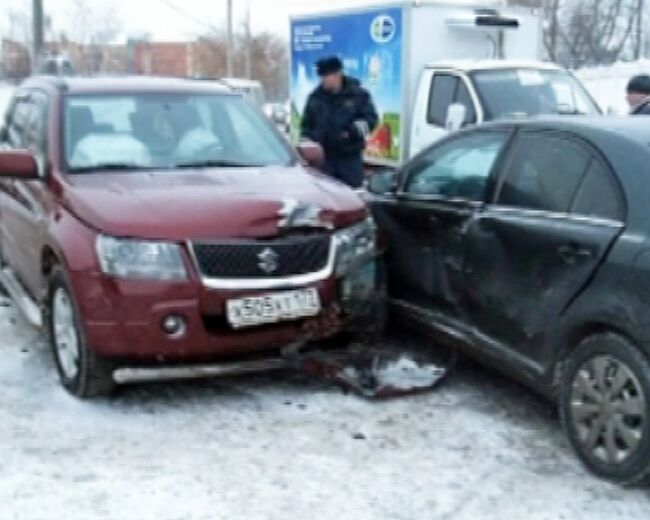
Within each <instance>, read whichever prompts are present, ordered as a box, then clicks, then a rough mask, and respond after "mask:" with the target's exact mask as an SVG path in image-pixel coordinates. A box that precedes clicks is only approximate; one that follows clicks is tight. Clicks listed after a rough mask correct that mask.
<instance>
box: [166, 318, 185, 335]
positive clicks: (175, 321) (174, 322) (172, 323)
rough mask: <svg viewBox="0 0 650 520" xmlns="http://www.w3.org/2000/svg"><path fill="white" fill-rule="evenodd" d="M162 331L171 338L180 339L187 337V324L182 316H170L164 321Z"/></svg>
mask: <svg viewBox="0 0 650 520" xmlns="http://www.w3.org/2000/svg"><path fill="white" fill-rule="evenodd" d="M162 330H163V332H164V333H165V334H167V335H168V336H169V337H171V338H180V337H182V336H184V335H185V331H186V330H187V323H186V322H185V318H183V317H182V316H178V315H176V314H170V315H169V316H167V317H166V318H165V319H164V320H163V322H162Z"/></svg>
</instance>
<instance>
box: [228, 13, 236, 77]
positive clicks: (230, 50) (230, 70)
mask: <svg viewBox="0 0 650 520" xmlns="http://www.w3.org/2000/svg"><path fill="white" fill-rule="evenodd" d="M227 11H228V12H227V13H226V16H227V17H228V19H227V25H228V52H227V53H226V72H227V73H226V75H227V76H229V77H232V76H234V74H233V61H234V54H235V43H234V41H233V40H234V38H233V31H232V0H228V1H227Z"/></svg>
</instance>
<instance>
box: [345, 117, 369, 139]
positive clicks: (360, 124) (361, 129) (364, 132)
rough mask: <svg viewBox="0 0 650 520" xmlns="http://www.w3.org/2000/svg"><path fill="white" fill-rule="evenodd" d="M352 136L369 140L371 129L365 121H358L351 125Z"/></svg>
mask: <svg viewBox="0 0 650 520" xmlns="http://www.w3.org/2000/svg"><path fill="white" fill-rule="evenodd" d="M349 131H350V134H351V135H353V136H355V137H361V138H362V139H364V140H365V139H367V138H368V135H369V134H370V127H369V126H368V123H366V122H365V121H364V120H363V119H357V120H356V121H354V122H353V123H352V124H351V125H350V130H349Z"/></svg>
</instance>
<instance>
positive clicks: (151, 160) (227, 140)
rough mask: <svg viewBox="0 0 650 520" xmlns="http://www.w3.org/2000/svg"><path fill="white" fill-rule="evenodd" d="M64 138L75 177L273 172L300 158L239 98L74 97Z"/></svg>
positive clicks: (182, 95)
mask: <svg viewBox="0 0 650 520" xmlns="http://www.w3.org/2000/svg"><path fill="white" fill-rule="evenodd" d="M64 136H65V137H64V147H65V157H66V163H67V166H68V169H69V170H70V171H71V172H84V171H92V170H97V169H102V168H104V169H119V170H127V171H128V170H142V169H154V168H156V169H161V168H193V167H209V166H233V167H247V166H251V167H253V166H272V165H289V164H291V163H292V162H293V160H294V159H293V155H292V154H291V152H290V151H289V149H288V147H287V146H286V144H285V143H283V142H282V138H281V137H280V136H278V135H277V134H276V133H275V132H274V131H273V130H272V129H271V127H270V126H269V125H268V124H267V123H266V121H264V119H263V118H262V117H261V116H260V115H259V114H258V112H257V111H256V110H255V109H254V108H253V107H252V106H251V104H250V102H248V101H246V100H245V99H243V98H242V97H240V96H233V95H218V94H217V95H213V94H187V93H178V94H176V93H137V94H115V95H113V94H110V95H109V94H102V95H70V96H68V97H67V99H66V102H65V123H64Z"/></svg>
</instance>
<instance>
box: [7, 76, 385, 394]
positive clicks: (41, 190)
mask: <svg viewBox="0 0 650 520" xmlns="http://www.w3.org/2000/svg"><path fill="white" fill-rule="evenodd" d="M1 137H2V142H3V149H2V150H1V151H0V252H1V256H0V262H1V264H2V265H1V267H2V269H1V275H0V280H1V281H2V283H3V285H4V286H5V288H6V289H7V290H8V292H9V293H10V294H11V296H12V297H13V299H14V301H15V302H16V304H17V305H18V306H19V307H20V308H21V309H22V310H23V311H24V312H25V314H26V316H27V317H28V318H29V319H30V321H32V322H33V323H35V324H41V325H43V326H45V327H46V328H47V329H48V331H49V333H50V337H51V344H52V349H53V352H54V356H55V360H56V365H57V367H58V371H59V374H60V378H61V381H62V383H63V385H64V386H65V387H66V388H67V389H68V390H69V391H70V392H71V393H73V394H75V395H77V396H92V395H99V394H105V393H108V392H110V391H111V390H112V389H113V388H114V386H115V384H116V382H117V383H120V382H131V381H142V380H149V379H159V378H180V377H187V376H190V377H194V376H197V375H211V374H217V373H220V369H219V367H222V368H223V367H224V366H226V367H230V368H232V367H233V364H232V363H230V364H229V365H228V364H225V365H224V362H225V361H227V360H228V359H229V358H230V359H231V360H232V359H233V358H236V359H237V361H238V364H237V365H236V366H238V367H239V368H240V369H242V370H244V371H245V370H247V369H251V368H254V367H259V366H266V365H264V364H263V363H262V365H260V361H259V359H258V358H259V356H255V354H259V353H260V352H263V351H264V356H265V358H266V359H271V358H268V357H267V356H268V355H269V354H270V353H272V352H273V351H274V350H275V351H277V350H278V349H279V348H281V347H282V346H284V345H287V344H291V343H292V342H295V341H297V340H299V339H300V338H303V337H307V336H308V337H309V338H312V339H319V338H322V337H325V336H329V335H333V334H336V333H338V332H340V331H342V330H343V329H348V328H349V329H354V328H357V329H358V328H359V327H365V326H366V325H368V326H370V325H371V322H372V319H373V317H374V316H375V314H374V312H373V310H374V309H375V306H376V305H377V303H376V302H377V301H378V300H377V298H376V296H377V293H376V289H377V287H376V268H375V257H376V252H375V227H374V224H373V222H372V220H371V218H370V217H369V215H368V212H367V210H366V207H365V206H364V204H363V202H362V201H361V199H360V198H359V196H358V195H357V194H356V193H355V192H354V191H352V190H351V189H348V188H347V187H345V186H343V185H342V184H340V183H338V182H336V181H333V180H331V179H329V178H326V177H323V176H321V175H320V174H318V173H316V172H315V171H313V170H310V169H309V168H308V167H305V166H304V161H302V160H301V159H300V158H299V156H298V155H297V154H296V153H295V152H294V151H293V150H292V149H291V148H290V147H289V146H288V145H287V143H286V141H285V140H284V139H283V138H282V136H281V135H280V134H278V133H277V131H276V130H275V129H274V128H273V126H272V124H270V122H268V121H267V120H266V119H265V118H264V117H263V116H262V115H261V114H260V113H259V111H258V110H257V109H256V108H255V107H253V105H251V104H250V103H249V102H248V101H247V100H246V99H244V98H243V97H242V96H240V95H236V94H233V93H231V92H230V91H229V90H228V89H227V88H225V87H222V86H220V85H218V84H215V83H208V82H200V81H190V80H177V79H149V78H137V79H136V78H123V79H87V78H86V79H82V78H70V79H60V78H34V79H30V80H28V81H27V82H26V83H25V84H24V85H22V86H21V87H20V88H19V89H18V90H17V93H16V95H15V96H14V99H13V101H12V103H11V105H10V107H9V110H8V112H7V116H6V121H5V125H4V128H3V130H2V136H1ZM305 156H306V154H305ZM217 361H218V362H219V363H216V362H217ZM244 361H245V362H244ZM256 363H257V364H256ZM269 366H272V363H270V364H269ZM226 371H227V370H226Z"/></svg>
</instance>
